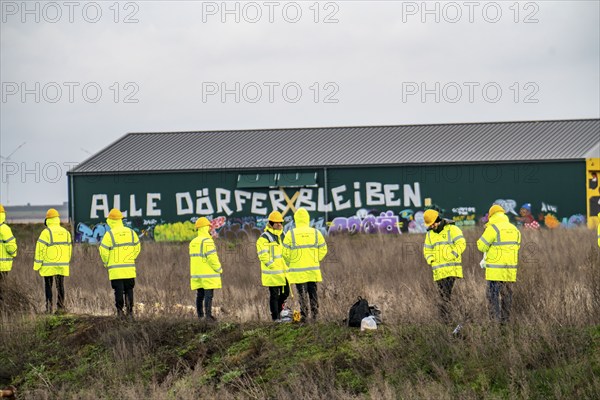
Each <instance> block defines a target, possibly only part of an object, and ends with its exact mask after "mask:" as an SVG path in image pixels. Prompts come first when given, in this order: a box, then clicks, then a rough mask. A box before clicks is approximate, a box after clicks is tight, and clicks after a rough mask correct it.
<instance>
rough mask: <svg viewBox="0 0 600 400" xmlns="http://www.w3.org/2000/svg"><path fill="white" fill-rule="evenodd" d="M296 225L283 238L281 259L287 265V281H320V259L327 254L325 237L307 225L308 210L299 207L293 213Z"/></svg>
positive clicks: (308, 218) (308, 219)
mask: <svg viewBox="0 0 600 400" xmlns="http://www.w3.org/2000/svg"><path fill="white" fill-rule="evenodd" d="M294 222H295V223H296V227H295V228H294V229H291V230H289V231H288V232H287V233H286V234H285V238H284V239H283V254H282V255H283V259H284V261H285V262H286V264H287V265H288V266H289V270H288V281H289V283H306V282H321V281H322V280H323V278H322V276H321V260H323V258H325V255H326V254H327V243H325V238H324V237H323V235H322V234H321V232H319V231H318V230H317V229H315V228H311V227H310V226H309V222H310V217H309V216H308V211H306V209H304V208H299V209H298V210H297V211H296V213H295V214H294Z"/></svg>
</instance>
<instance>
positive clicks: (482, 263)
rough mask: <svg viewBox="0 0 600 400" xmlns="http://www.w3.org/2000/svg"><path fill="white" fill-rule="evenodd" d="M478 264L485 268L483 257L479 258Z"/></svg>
mask: <svg viewBox="0 0 600 400" xmlns="http://www.w3.org/2000/svg"><path fill="white" fill-rule="evenodd" d="M479 266H480V267H481V268H482V269H484V268H485V257H484V258H482V259H481V261H480V262H479Z"/></svg>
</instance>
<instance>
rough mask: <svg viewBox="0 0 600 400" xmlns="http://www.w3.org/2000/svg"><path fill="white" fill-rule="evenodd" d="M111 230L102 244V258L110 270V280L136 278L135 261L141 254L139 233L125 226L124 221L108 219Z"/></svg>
mask: <svg viewBox="0 0 600 400" xmlns="http://www.w3.org/2000/svg"><path fill="white" fill-rule="evenodd" d="M106 223H107V224H108V226H109V227H110V230H109V231H107V232H106V233H105V234H104V237H103V238H102V242H101V243H100V247H99V250H100V258H102V262H103V263H104V266H105V267H106V268H107V269H108V279H110V280H111V281H112V280H115V279H130V278H135V277H136V271H135V260H136V258H137V257H138V255H139V254H140V250H141V245H140V238H139V237H138V235H137V233H135V232H134V231H133V229H130V228H128V227H126V226H124V225H123V220H120V219H107V220H106Z"/></svg>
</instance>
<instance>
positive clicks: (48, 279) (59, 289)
mask: <svg viewBox="0 0 600 400" xmlns="http://www.w3.org/2000/svg"><path fill="white" fill-rule="evenodd" d="M54 280H56V294H57V297H58V299H57V301H56V309H57V310H62V309H63V308H65V277H64V276H62V275H53V276H45V277H44V287H45V289H46V311H47V312H52V284H53V281H54Z"/></svg>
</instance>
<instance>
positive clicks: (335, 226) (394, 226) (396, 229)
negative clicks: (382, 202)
mask: <svg viewBox="0 0 600 400" xmlns="http://www.w3.org/2000/svg"><path fill="white" fill-rule="evenodd" d="M328 233H329V234H330V235H332V234H333V235H335V234H338V233H350V234H355V233H365V234H374V233H385V234H390V233H391V234H401V233H402V231H401V230H400V218H399V216H397V215H394V212H393V211H386V212H382V213H381V214H379V216H375V215H373V214H371V213H368V212H367V213H365V210H364V209H361V210H359V211H358V212H357V215H354V216H352V217H349V218H345V217H337V218H334V219H333V221H331V224H330V226H329V232H328Z"/></svg>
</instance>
